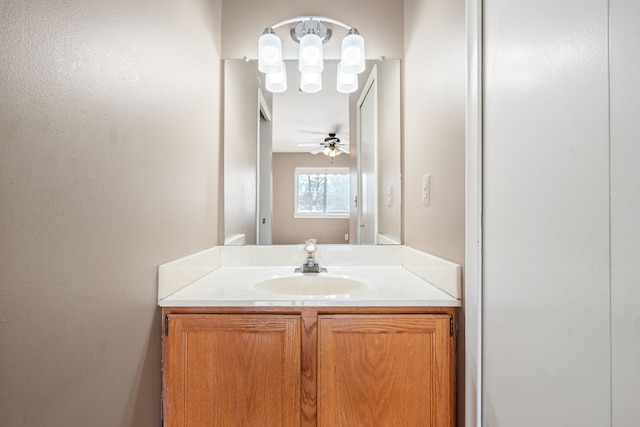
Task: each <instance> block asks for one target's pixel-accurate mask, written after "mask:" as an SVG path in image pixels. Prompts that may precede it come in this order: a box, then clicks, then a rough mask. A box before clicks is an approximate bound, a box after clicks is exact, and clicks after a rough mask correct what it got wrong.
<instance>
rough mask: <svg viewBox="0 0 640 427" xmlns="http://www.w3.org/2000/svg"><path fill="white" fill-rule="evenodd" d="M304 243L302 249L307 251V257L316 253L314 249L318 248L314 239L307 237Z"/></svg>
mask: <svg viewBox="0 0 640 427" xmlns="http://www.w3.org/2000/svg"><path fill="white" fill-rule="evenodd" d="M304 244H305V247H304V251H305V252H306V253H307V257H309V258H311V257H313V255H314V254H315V253H316V250H317V249H318V248H317V246H316V239H308V240H306V241H305V242H304Z"/></svg>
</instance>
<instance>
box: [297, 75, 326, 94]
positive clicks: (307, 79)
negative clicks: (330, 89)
mask: <svg viewBox="0 0 640 427" xmlns="http://www.w3.org/2000/svg"><path fill="white" fill-rule="evenodd" d="M300 89H301V90H302V91H303V92H306V93H316V92H320V90H322V74H320V73H302V74H300Z"/></svg>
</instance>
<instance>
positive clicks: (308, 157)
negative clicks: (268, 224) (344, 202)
mask: <svg viewBox="0 0 640 427" xmlns="http://www.w3.org/2000/svg"><path fill="white" fill-rule="evenodd" d="M317 166H322V167H326V166H332V163H331V160H330V159H329V157H327V156H325V155H323V154H316V155H313V154H308V153H302V154H300V153H273V229H272V232H273V244H276V245H284V244H297V243H303V242H304V241H305V240H306V239H316V240H317V241H318V243H335V244H339V243H348V242H345V240H344V235H345V234H348V233H349V220H348V219H314V218H294V217H293V210H294V194H295V192H294V182H295V180H294V172H295V168H296V167H317ZM333 166H344V167H348V166H349V157H348V156H347V155H344V154H343V155H340V156H338V157H335V158H334V160H333Z"/></svg>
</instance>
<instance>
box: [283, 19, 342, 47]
mask: <svg viewBox="0 0 640 427" xmlns="http://www.w3.org/2000/svg"><path fill="white" fill-rule="evenodd" d="M309 32H311V33H313V34H316V35H317V36H318V37H320V39H321V40H322V44H326V43H327V42H328V41H329V40H330V39H331V34H332V31H331V27H330V26H329V24H327V23H326V22H322V21H319V20H316V19H313V18H310V19H307V20H303V21H300V22H298V23H296V24H293V25H292V26H291V31H290V32H289V33H290V34H291V38H292V39H293V41H295V42H296V43H298V44H300V39H302V37H303V36H304V35H306V34H307V33H309Z"/></svg>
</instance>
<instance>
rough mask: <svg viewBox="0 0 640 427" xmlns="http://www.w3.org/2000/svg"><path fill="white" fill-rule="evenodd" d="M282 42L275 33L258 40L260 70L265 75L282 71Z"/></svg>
mask: <svg viewBox="0 0 640 427" xmlns="http://www.w3.org/2000/svg"><path fill="white" fill-rule="evenodd" d="M283 66H284V63H283V62H282V42H281V41H280V37H278V36H276V35H275V34H273V33H265V34H263V35H261V36H260V38H259V39H258V70H260V71H261V72H263V73H266V74H270V73H279V72H281V71H282V67H283Z"/></svg>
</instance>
